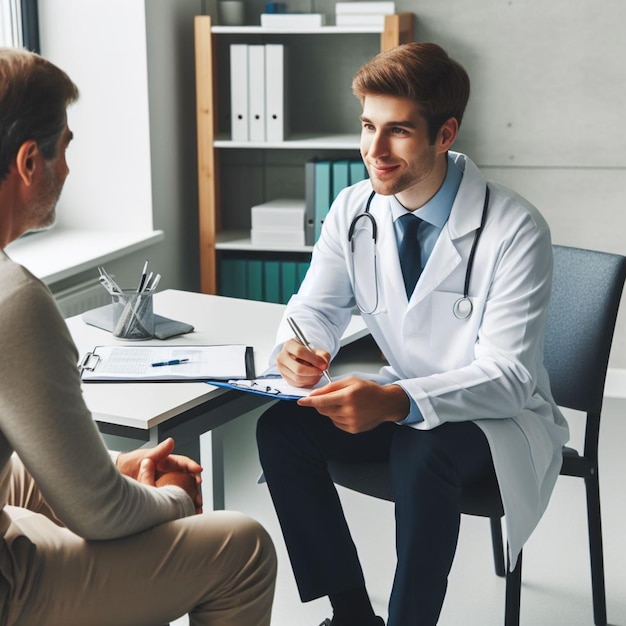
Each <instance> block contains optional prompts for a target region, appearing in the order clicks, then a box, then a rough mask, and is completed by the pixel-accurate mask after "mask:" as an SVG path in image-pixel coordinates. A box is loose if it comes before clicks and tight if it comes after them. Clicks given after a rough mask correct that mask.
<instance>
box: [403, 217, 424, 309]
mask: <svg viewBox="0 0 626 626" xmlns="http://www.w3.org/2000/svg"><path fill="white" fill-rule="evenodd" d="M400 219H401V220H402V226H403V230H404V235H403V237H402V242H401V243H400V251H399V252H400V267H401V268H402V277H403V278H404V288H405V289H406V297H407V298H409V299H410V298H411V294H412V293H413V290H414V289H415V284H416V283H417V279H418V278H419V277H420V274H421V273H422V260H421V256H420V245H419V241H418V240H417V231H418V229H419V227H420V224H421V223H422V220H421V219H420V218H419V217H417V216H416V215H413V214H412V213H406V214H405V215H403V216H402V217H400Z"/></svg>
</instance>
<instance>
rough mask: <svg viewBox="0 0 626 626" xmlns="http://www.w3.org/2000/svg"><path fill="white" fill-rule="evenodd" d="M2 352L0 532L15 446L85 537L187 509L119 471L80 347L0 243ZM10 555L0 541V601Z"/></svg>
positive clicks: (121, 531)
mask: <svg viewBox="0 0 626 626" xmlns="http://www.w3.org/2000/svg"><path fill="white" fill-rule="evenodd" d="M0 350H1V353H0V509H2V511H1V512H0V536H4V535H5V533H6V531H7V528H8V525H9V523H10V520H9V518H8V516H7V514H6V512H5V511H4V510H3V509H4V507H5V505H6V504H7V481H8V471H7V468H8V461H9V458H10V456H11V454H12V452H14V451H15V452H17V454H18V455H19V456H20V458H21V459H22V461H23V463H24V465H25V466H26V468H27V469H28V470H29V471H30V473H31V474H32V476H33V477H34V478H35V480H36V482H37V484H38V485H39V487H40V489H41V491H42V493H43V495H44V497H45V498H46V501H47V502H48V504H49V505H50V506H51V508H52V509H53V510H54V512H55V514H56V515H57V517H58V518H59V519H60V520H61V521H62V522H63V523H64V524H65V525H66V526H67V527H68V528H69V529H70V530H72V531H73V532H75V533H76V534H78V535H80V536H81V537H83V538H85V539H92V540H102V539H111V538H115V537H122V536H126V535H130V534H132V533H136V532H138V531H141V530H144V529H146V528H149V527H151V526H154V525H156V524H159V523H162V522H165V521H169V520H172V519H176V518H179V517H184V516H186V515H191V514H193V513H194V506H193V503H192V501H191V498H189V496H188V495H187V494H186V493H185V492H184V491H183V490H182V489H179V488H178V487H164V488H160V489H155V488H152V487H146V486H143V485H140V484H139V483H137V482H136V481H134V480H131V479H128V478H126V477H124V476H122V475H121V474H120V473H119V472H118V471H117V469H116V468H115V466H114V465H113V463H112V460H111V457H110V456H109V453H108V452H107V450H106V448H105V446H104V444H103V442H102V439H101V437H100V433H99V432H98V429H97V427H96V425H95V423H94V421H93V419H92V417H91V414H90V412H89V410H88V409H87V407H86V405H85V402H84V400H83V396H82V392H81V383H80V377H79V373H78V368H77V366H76V364H77V361H78V354H77V350H76V347H75V345H74V343H73V341H72V338H71V336H70V334H69V332H68V329H67V326H66V324H65V321H64V320H63V318H62V317H61V315H60V313H59V310H58V309H57V306H56V303H55V302H54V299H53V297H52V295H51V294H50V292H49V290H48V289H47V287H46V286H45V285H44V284H43V283H42V282H41V281H40V280H38V279H37V278H35V277H34V276H33V275H32V274H30V272H28V271H27V270H26V269H24V268H23V267H21V266H19V265H17V264H16V263H14V262H13V261H12V260H11V259H9V257H8V256H7V255H6V254H5V253H4V251H2V250H0ZM12 558H15V555H11V554H10V548H9V547H7V545H6V544H5V542H2V543H0V599H1V597H2V595H3V591H5V592H6V586H5V585H6V584H7V583H9V581H8V580H7V574H8V573H9V571H10V567H11V565H10V560H11V559H12ZM20 566H21V567H24V566H26V564H25V563H20ZM3 578H4V580H3ZM9 578H10V575H9ZM9 584H10V583H9ZM3 586H5V588H4V590H3V589H2V587H3Z"/></svg>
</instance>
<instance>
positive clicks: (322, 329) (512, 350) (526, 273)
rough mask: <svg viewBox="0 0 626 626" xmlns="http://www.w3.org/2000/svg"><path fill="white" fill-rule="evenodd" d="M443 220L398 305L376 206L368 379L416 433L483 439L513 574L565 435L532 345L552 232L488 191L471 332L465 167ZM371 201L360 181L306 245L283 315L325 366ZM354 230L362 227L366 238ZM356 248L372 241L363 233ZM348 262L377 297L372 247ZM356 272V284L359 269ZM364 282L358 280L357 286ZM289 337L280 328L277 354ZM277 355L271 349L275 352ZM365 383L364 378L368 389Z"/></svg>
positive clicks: (479, 200)
mask: <svg viewBox="0 0 626 626" xmlns="http://www.w3.org/2000/svg"><path fill="white" fill-rule="evenodd" d="M450 154H451V156H452V157H453V158H454V159H455V160H456V162H457V164H458V165H459V167H460V168H461V169H462V170H463V171H464V175H463V179H462V182H461V185H460V187H459V191H458V194H457V197H456V199H455V202H454V205H453V207H452V212H451V214H450V218H449V220H448V222H447V223H446V225H445V226H444V228H443V230H442V232H441V235H440V236H439V239H438V240H437V243H436V245H435V248H434V250H433V252H432V255H431V257H430V259H429V261H428V263H427V264H426V267H425V268H424V271H423V273H422V275H421V277H420V279H419V281H418V283H417V286H416V288H415V291H414V292H413V295H412V296H411V299H410V301H408V302H407V297H406V293H405V289H404V283H403V280H402V273H401V270H400V263H399V259H398V252H397V244H396V239H395V236H394V229H393V223H392V217H391V209H390V207H389V199H388V198H387V197H384V196H380V195H377V196H375V197H374V199H373V201H372V203H371V208H370V211H371V213H372V214H373V215H374V217H375V218H376V221H377V227H378V253H377V267H376V273H377V279H376V280H377V283H378V298H379V310H382V312H379V313H378V314H374V315H369V314H363V317H364V319H365V321H366V323H367V326H368V328H369V329H370V331H371V333H372V335H373V337H374V339H375V340H376V342H377V344H378V346H379V347H380V348H381V350H382V352H383V354H384V355H385V357H386V358H387V360H388V362H389V365H388V366H386V367H384V368H383V369H382V370H381V372H380V374H379V376H377V377H376V380H378V381H379V382H382V383H390V382H398V384H400V385H401V386H402V387H403V388H404V389H405V390H406V392H407V393H408V394H409V395H410V396H411V397H412V398H413V399H414V400H415V402H416V403H417V405H418V407H419V409H420V411H421V412H422V414H423V416H424V421H423V422H421V423H418V424H415V425H414V427H415V428H417V429H423V430H425V429H431V428H435V427H436V426H438V425H439V424H442V423H444V422H454V421H463V420H473V421H475V422H476V423H477V424H478V425H479V426H480V428H481V429H482V430H483V431H484V432H485V435H486V436H487V439H488V441H489V445H490V448H491V452H492V456H493V462H494V466H495V469H496V474H497V477H498V482H499V485H500V491H501V494H502V500H503V504H504V511H505V520H506V528H507V539H508V542H509V549H510V557H511V564H512V565H511V566H513V565H514V564H515V562H516V560H517V556H518V554H519V551H520V550H521V548H522V546H523V544H524V543H525V541H526V540H527V539H528V537H529V536H530V534H531V533H532V531H533V529H534V528H535V526H536V525H537V523H538V521H539V519H540V518H541V516H542V514H543V512H544V510H545V508H546V506H547V504H548V500H549V498H550V494H551V493H552V489H553V487H554V484H555V482H556V478H557V476H558V473H559V469H560V467H561V447H562V446H563V444H564V443H565V442H566V441H567V439H568V437H569V433H568V427H567V423H566V421H565V419H564V418H563V416H562V414H561V412H560V411H559V409H558V408H557V407H556V405H555V403H554V401H553V399H552V396H551V393H550V385H549V381H548V375H547V372H546V370H545V368H544V366H543V336H544V328H545V319H546V305H547V304H548V301H549V297H550V289H551V279H552V246H551V241H550V232H549V229H548V226H547V224H546V222H545V220H544V219H543V218H542V216H541V215H540V214H539V213H538V211H537V210H536V209H535V208H534V207H533V206H532V205H530V204H529V203H528V202H527V201H525V200H524V199H523V198H521V197H520V196H518V195H517V194H515V193H513V192H512V191H510V190H508V189H506V188H504V187H502V186H500V185H497V184H495V183H492V182H489V189H490V202H489V208H488V213H487V219H486V223H485V226H484V229H483V232H482V235H481V238H480V240H479V243H478V247H477V250H476V255H475V259H474V266H473V271H472V275H471V284H470V288H469V294H470V297H471V300H472V303H473V306H474V310H473V314H472V315H471V317H470V318H469V319H464V320H459V319H457V318H456V317H455V316H454V315H453V311H452V308H453V304H454V302H455V301H456V300H457V299H458V298H459V297H461V296H462V295H463V285H464V281H465V273H466V268H467V263H468V256H469V252H470V248H471V246H472V242H473V239H474V234H475V231H476V229H477V228H478V226H479V224H480V220H481V215H482V208H483V201H484V197H485V190H486V184H487V181H486V179H485V178H484V177H483V175H482V174H481V172H480V171H479V170H478V168H477V167H476V165H475V164H474V163H473V162H472V161H471V160H470V159H469V158H468V157H466V156H465V155H462V154H457V153H450ZM371 191H372V189H371V185H370V184H369V182H368V181H363V182H361V183H358V184H356V185H353V186H352V187H349V188H348V189H346V190H344V191H342V192H341V193H340V195H339V196H338V198H337V199H336V201H335V202H334V204H333V206H332V208H331V210H330V212H329V214H328V216H327V218H326V220H325V223H324V227H323V230H322V235H321V237H320V240H319V241H318V243H317V244H316V246H315V251H314V254H313V258H312V263H311V267H310V270H309V272H308V273H307V276H306V278H305V280H304V282H303V284H302V286H301V287H300V290H299V292H298V294H296V295H295V296H294V297H293V298H292V299H291V301H290V302H289V304H288V307H287V311H286V315H294V316H295V318H296V319H297V320H298V324H299V325H300V326H301V327H302V330H303V332H304V334H305V336H306V337H307V338H308V340H309V341H310V342H311V343H312V344H313V345H315V346H316V347H324V348H325V349H327V350H329V351H330V352H331V354H333V355H334V354H335V353H336V352H337V350H338V349H339V338H340V336H341V334H342V332H343V330H344V329H345V327H346V324H347V323H348V319H349V316H350V314H351V311H352V308H353V306H354V304H355V298H354V293H355V286H354V271H353V265H352V255H351V252H350V244H349V242H348V230H349V227H350V224H351V222H352V219H353V218H354V216H355V215H358V214H359V213H361V212H362V211H363V210H364V208H365V204H366V202H367V198H368V196H369V195H370V193H371ZM364 223H365V220H360V221H359V225H360V226H364ZM357 236H358V237H362V236H367V237H371V233H370V231H369V230H365V231H364V232H360V233H359V234H358V235H357ZM363 243H364V248H362V249H361V248H359V249H358V250H357V253H358V254H357V256H356V257H355V266H356V267H357V270H356V272H357V288H358V289H359V290H362V291H363V290H365V291H367V290H370V295H371V290H372V289H374V288H375V283H374V277H373V275H372V274H373V273H374V269H373V268H374V266H373V263H372V259H373V255H372V254H371V245H369V248H370V250H369V252H370V254H367V255H366V256H367V258H366V256H365V255H361V256H359V254H361V252H362V251H363V250H366V249H367V248H368V244H367V243H365V240H363ZM359 267H360V268H363V267H364V268H366V269H365V271H364V272H360V271H359V269H358V268H359ZM362 274H365V276H362ZM290 336H291V332H290V330H289V329H288V328H287V327H286V325H284V324H281V327H280V328H279V331H278V337H277V339H278V342H279V344H280V343H281V342H283V341H285V340H286V339H287V338H288V337H290ZM277 349H278V347H277ZM369 378H371V376H369Z"/></svg>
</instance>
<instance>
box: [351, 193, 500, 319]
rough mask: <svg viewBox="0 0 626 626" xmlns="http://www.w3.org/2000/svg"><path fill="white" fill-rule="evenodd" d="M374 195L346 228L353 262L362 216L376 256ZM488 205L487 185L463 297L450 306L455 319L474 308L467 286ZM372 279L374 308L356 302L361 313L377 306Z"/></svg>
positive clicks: (466, 271)
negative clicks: (366, 223) (368, 225)
mask: <svg viewBox="0 0 626 626" xmlns="http://www.w3.org/2000/svg"><path fill="white" fill-rule="evenodd" d="M375 195H376V192H375V191H372V193H371V194H370V196H369V198H368V199H367V202H366V204H365V211H363V212H362V213H359V214H358V215H356V216H355V217H354V218H353V219H352V222H351V223H350V227H349V228H348V242H349V243H350V247H351V251H352V256H353V263H354V244H353V241H352V239H353V237H354V231H355V229H356V226H357V224H358V222H359V220H361V219H362V218H366V219H367V220H368V221H369V222H370V224H371V226H372V239H373V240H374V255H375V256H376V245H377V243H378V224H377V223H376V218H375V217H374V216H373V215H372V214H371V212H370V205H371V203H372V200H373V199H374V196H375ZM488 207H489V186H487V187H486V189H485V201H484V204H483V212H482V216H481V219H480V226H479V227H478V229H477V230H476V233H475V235H474V241H473V242H472V248H471V250H470V254H469V257H468V259H467V269H466V270H465V282H464V285H463V297H462V298H459V299H458V300H457V301H456V302H455V303H454V305H453V307H452V312H453V313H454V316H455V317H456V318H457V319H467V318H469V317H470V316H471V315H472V312H473V310H474V305H473V304H472V301H471V300H470V298H469V286H470V281H471V279H472V270H473V268H474V257H475V255H476V248H477V247H478V241H479V239H480V236H481V234H482V232H483V228H484V226H485V222H486V219H487V209H488ZM355 280H356V277H355ZM374 280H375V281H376V299H375V300H376V301H375V305H374V309H373V310H372V311H366V310H364V309H362V308H361V306H360V304H359V303H358V302H357V306H358V307H359V310H360V311H361V312H362V313H373V311H374V310H375V309H376V307H377V306H378V277H377V276H376V277H374Z"/></svg>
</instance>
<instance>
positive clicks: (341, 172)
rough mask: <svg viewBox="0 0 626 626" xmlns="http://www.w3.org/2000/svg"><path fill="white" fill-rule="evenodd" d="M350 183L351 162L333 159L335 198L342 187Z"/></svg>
mask: <svg viewBox="0 0 626 626" xmlns="http://www.w3.org/2000/svg"><path fill="white" fill-rule="evenodd" d="M348 185H350V162H349V161H333V193H332V199H333V200H334V199H335V198H336V197H337V196H338V195H339V192H340V191H341V190H342V189H345V188H346V187H348Z"/></svg>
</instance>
